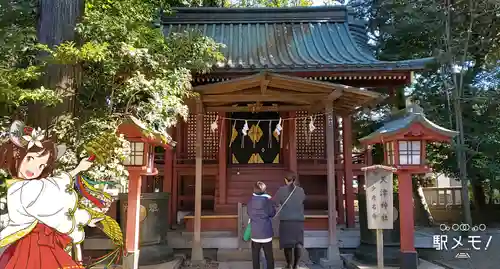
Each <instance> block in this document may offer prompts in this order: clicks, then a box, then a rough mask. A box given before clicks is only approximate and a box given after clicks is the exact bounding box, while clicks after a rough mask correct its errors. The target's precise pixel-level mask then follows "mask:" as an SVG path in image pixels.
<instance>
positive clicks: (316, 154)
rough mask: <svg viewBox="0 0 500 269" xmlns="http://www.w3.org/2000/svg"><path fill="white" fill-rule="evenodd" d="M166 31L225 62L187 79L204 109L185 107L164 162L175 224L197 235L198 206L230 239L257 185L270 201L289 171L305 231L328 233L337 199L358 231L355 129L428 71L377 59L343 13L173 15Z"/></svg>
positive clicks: (365, 158)
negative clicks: (332, 198) (201, 42)
mask: <svg viewBox="0 0 500 269" xmlns="http://www.w3.org/2000/svg"><path fill="white" fill-rule="evenodd" d="M162 23H163V29H164V31H165V35H168V34H170V33H174V32H180V31H185V30H197V31H201V32H202V33H203V34H204V35H206V36H208V37H211V38H213V39H214V40H215V41H217V42H220V43H223V44H225V47H224V48H223V51H222V52H223V54H224V56H225V61H224V62H221V63H218V64H217V65H216V66H214V68H213V70H212V72H210V73H208V74H203V75H197V76H195V77H194V79H193V89H194V91H195V92H197V93H198V94H199V97H197V98H196V99H191V100H187V101H186V102H187V104H189V107H190V111H191V115H190V116H189V119H188V121H187V122H182V123H180V124H179V125H178V126H177V127H176V128H175V130H174V131H172V134H173V137H174V139H175V140H176V141H177V148H176V150H175V151H167V152H165V156H164V158H162V160H159V161H160V162H162V163H164V166H163V169H161V170H160V175H161V176H160V178H157V180H161V179H163V181H162V187H161V189H163V191H165V192H170V193H172V196H171V214H170V221H171V222H172V223H175V222H176V221H177V219H178V218H179V219H184V221H185V223H186V227H187V229H188V230H191V231H192V230H193V225H194V222H193V218H194V217H193V214H194V211H195V207H196V202H198V206H200V205H201V230H202V231H213V230H219V231H220V230H223V231H235V230H237V226H238V224H237V223H238V203H246V202H247V201H248V200H249V198H250V196H251V195H252V188H253V184H254V183H255V182H256V181H257V180H260V181H263V182H265V183H266V184H267V187H268V191H269V192H270V193H271V194H273V193H275V192H276V190H277V189H278V187H279V186H281V185H282V184H283V177H284V175H285V173H287V172H288V171H293V172H295V173H297V174H298V175H299V180H300V184H301V186H302V187H303V188H304V189H305V192H306V194H307V200H306V202H305V209H306V215H307V217H306V224H305V226H306V230H307V229H309V230H328V197H329V194H331V193H332V192H333V193H334V194H335V195H336V199H337V200H336V204H337V213H338V215H337V222H338V223H341V224H346V225H347V226H348V227H353V226H354V225H355V208H354V204H355V199H356V198H355V193H356V186H357V185H356V183H358V184H361V185H362V184H363V183H362V182H363V178H362V175H363V173H362V171H361V167H364V166H367V165H370V164H371V158H370V156H371V154H365V150H364V149H353V144H354V141H355V139H357V138H358V137H356V136H355V135H354V132H353V130H352V119H351V117H352V115H353V114H355V113H356V112H358V111H360V110H362V109H366V108H368V109H369V108H370V107H373V106H375V105H377V104H379V103H380V102H381V101H382V100H383V99H385V98H389V99H387V100H389V101H390V100H391V99H390V98H391V96H393V95H394V94H395V89H396V88H397V87H401V86H404V85H407V84H408V83H409V82H410V81H411V78H412V72H413V71H415V70H421V69H423V68H424V66H425V64H426V63H427V62H429V61H430V59H417V60H405V61H394V62H387V61H379V60H377V59H375V58H374V56H373V55H372V54H371V52H370V49H369V47H368V45H367V42H368V37H367V34H366V32H365V24H364V22H361V21H357V20H355V19H354V16H353V14H352V13H351V12H350V11H349V10H348V9H347V8H345V7H309V8H253V9H237V8H231V9H226V8H178V9H174V14H173V15H171V16H165V17H163V19H162ZM158 168H159V169H160V168H161V166H158ZM329 173H330V175H329ZM196 177H198V180H199V181H198V182H201V183H202V184H201V193H202V194H201V196H200V197H201V200H199V201H196V200H195V189H196V184H195V182H196ZM328 179H330V180H332V179H333V180H332V181H331V182H330V186H332V183H333V181H334V183H335V184H334V185H335V188H332V187H331V188H330V189H329V188H328V187H327V186H328V184H327V182H328ZM144 185H146V186H145V187H147V185H148V184H144ZM143 191H147V190H146V189H143ZM179 212H180V213H179Z"/></svg>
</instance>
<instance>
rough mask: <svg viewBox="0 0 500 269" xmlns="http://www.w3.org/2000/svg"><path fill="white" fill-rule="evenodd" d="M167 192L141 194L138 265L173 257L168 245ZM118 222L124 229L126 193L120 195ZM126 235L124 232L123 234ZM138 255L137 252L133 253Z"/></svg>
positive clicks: (160, 261)
mask: <svg viewBox="0 0 500 269" xmlns="http://www.w3.org/2000/svg"><path fill="white" fill-rule="evenodd" d="M169 195H170V194H169V193H164V192H155V193H143V194H141V208H140V216H139V217H140V219H139V221H140V224H139V225H140V226H139V249H140V250H141V255H140V257H139V258H137V259H138V263H139V265H154V264H160V263H164V262H168V261H171V260H173V259H174V257H173V250H172V249H171V248H170V247H169V246H168V242H167V232H168V227H169V225H168V216H169V214H168V199H169ZM119 198H120V224H121V227H122V231H125V230H126V229H125V223H127V221H126V217H127V214H126V211H127V194H126V193H125V194H121V195H120V197H119ZM124 236H126V234H125V235H124ZM135 255H136V256H139V254H138V253H135Z"/></svg>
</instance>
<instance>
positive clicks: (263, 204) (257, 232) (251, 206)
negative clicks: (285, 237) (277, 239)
mask: <svg viewBox="0 0 500 269" xmlns="http://www.w3.org/2000/svg"><path fill="white" fill-rule="evenodd" d="M270 198H271V196H269V195H268V194H267V193H266V184H264V182H261V181H258V182H257V183H255V186H254V190H253V195H252V198H251V199H250V201H249V202H248V204H247V213H248V216H249V217H250V225H251V230H252V236H251V240H252V264H253V269H260V250H261V249H263V250H264V256H265V260H266V265H267V266H266V269H274V257H273V242H272V241H273V224H272V219H273V217H274V215H275V214H276V209H275V208H274V203H273V202H272V201H271V200H270Z"/></svg>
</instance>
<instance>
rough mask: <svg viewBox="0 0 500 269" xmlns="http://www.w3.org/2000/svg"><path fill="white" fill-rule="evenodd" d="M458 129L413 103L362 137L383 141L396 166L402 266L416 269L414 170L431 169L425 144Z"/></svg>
mask: <svg viewBox="0 0 500 269" xmlns="http://www.w3.org/2000/svg"><path fill="white" fill-rule="evenodd" d="M456 134H457V132H455V131H452V130H448V129H446V128H443V127H440V126H438V125H436V124H434V123H433V122H431V121H429V120H428V119H427V118H426V117H425V115H424V113H423V111H422V108H421V107H419V106H418V105H415V104H413V105H410V106H408V107H407V108H406V109H405V110H402V111H400V112H398V113H397V114H396V115H395V119H393V120H392V121H390V122H388V123H386V124H384V126H382V127H381V128H380V129H378V130H377V131H375V132H373V133H372V134H370V135H368V136H366V137H363V138H361V139H360V142H361V143H363V144H365V145H366V146H370V145H373V144H379V143H381V144H383V146H384V162H385V163H386V164H387V165H389V166H393V167H395V168H397V172H396V173H397V175H398V183H399V185H398V195H399V211H400V216H399V218H400V221H399V223H400V231H401V232H400V236H401V238H400V240H401V248H400V250H401V257H400V267H401V268H403V269H417V267H418V254H417V252H416V251H415V242H414V218H413V208H414V207H413V195H412V174H420V173H427V172H430V170H431V169H430V168H429V167H428V166H427V164H426V161H425V159H426V154H425V149H426V144H427V143H428V142H433V141H441V142H449V141H450V140H451V138H452V137H453V136H455V135H456Z"/></svg>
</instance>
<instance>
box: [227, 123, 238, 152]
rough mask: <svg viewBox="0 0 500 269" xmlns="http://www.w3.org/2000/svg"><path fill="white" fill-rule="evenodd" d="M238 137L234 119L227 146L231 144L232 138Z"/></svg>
mask: <svg viewBox="0 0 500 269" xmlns="http://www.w3.org/2000/svg"><path fill="white" fill-rule="evenodd" d="M236 137H238V131H237V130H236V121H234V123H233V128H232V130H231V142H229V147H231V145H232V144H233V142H234V140H236Z"/></svg>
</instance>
